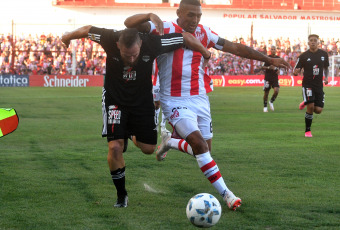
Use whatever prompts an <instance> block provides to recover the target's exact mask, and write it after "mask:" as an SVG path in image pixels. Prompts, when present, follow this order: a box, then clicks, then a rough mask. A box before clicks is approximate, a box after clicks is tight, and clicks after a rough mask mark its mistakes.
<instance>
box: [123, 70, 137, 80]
mask: <svg viewBox="0 0 340 230" xmlns="http://www.w3.org/2000/svg"><path fill="white" fill-rule="evenodd" d="M136 76H137V73H136V71H132V67H124V72H123V79H124V80H127V81H134V80H136Z"/></svg>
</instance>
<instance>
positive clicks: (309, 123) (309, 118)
mask: <svg viewBox="0 0 340 230" xmlns="http://www.w3.org/2000/svg"><path fill="white" fill-rule="evenodd" d="M312 121H313V114H310V113H307V112H306V114H305V123H306V132H308V131H310V127H311V126H312Z"/></svg>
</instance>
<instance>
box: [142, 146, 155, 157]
mask: <svg viewBox="0 0 340 230" xmlns="http://www.w3.org/2000/svg"><path fill="white" fill-rule="evenodd" d="M155 149H156V145H144V146H143V147H141V150H142V152H143V153H144V154H148V155H150V154H153V152H154V151H155Z"/></svg>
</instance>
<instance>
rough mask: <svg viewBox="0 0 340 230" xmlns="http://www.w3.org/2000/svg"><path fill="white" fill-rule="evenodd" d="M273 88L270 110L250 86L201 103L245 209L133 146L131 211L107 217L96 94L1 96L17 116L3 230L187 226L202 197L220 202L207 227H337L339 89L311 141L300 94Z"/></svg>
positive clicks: (0, 166) (188, 171)
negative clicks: (192, 204)
mask: <svg viewBox="0 0 340 230" xmlns="http://www.w3.org/2000/svg"><path fill="white" fill-rule="evenodd" d="M280 90H281V91H280V94H279V96H278V98H277V100H276V102H275V103H274V105H275V112H272V111H269V112H268V113H263V112H262V97H263V92H262V90H261V88H258V87H249V88H215V91H214V92H213V93H211V94H210V101H211V108H212V117H213V129H214V138H213V150H212V155H213V157H214V159H215V161H216V162H217V164H218V166H219V168H220V171H221V173H222V176H223V177H224V179H225V181H226V182H227V185H228V187H229V188H230V189H231V190H232V191H234V193H235V194H236V195H238V196H240V197H241V198H242V200H243V205H242V207H241V208H240V209H239V210H238V211H236V212H232V211H229V210H228V209H227V207H226V205H225V204H224V203H223V201H222V199H221V197H219V195H218V194H217V192H216V191H215V190H214V188H213V187H212V186H211V185H210V184H209V182H208V180H207V179H205V178H204V176H203V175H202V173H201V171H200V169H199V168H198V166H197V162H196V161H195V160H194V159H193V158H191V157H190V156H188V155H185V154H183V153H180V152H176V151H174V150H172V151H170V152H169V154H168V156H167V158H166V160H165V161H164V162H157V161H156V159H155V155H151V156H148V155H143V154H142V153H141V152H140V151H139V150H138V149H137V148H136V147H135V146H133V144H132V142H130V143H129V147H128V152H127V153H125V155H124V157H125V160H126V165H127V171H126V178H127V182H126V186H127V189H128V192H129V207H128V208H126V209H115V208H113V203H114V202H115V199H116V195H115V190H114V186H113V184H112V181H111V178H110V174H109V170H108V166H107V162H106V155H107V144H106V140H105V139H102V138H101V126H102V121H101V119H102V116H101V88H1V89H0V107H4V108H6V107H12V108H15V109H16V110H17V112H18V114H19V117H20V122H19V128H18V129H17V130H16V131H15V132H14V133H12V134H9V135H8V136H5V137H3V138H1V139H0V204H1V205H0V229H194V227H193V226H192V225H191V224H190V222H189V221H188V220H187V219H186V215H185V207H186V204H187V202H188V200H189V199H190V198H191V197H192V196H193V195H195V194H197V193H200V192H208V193H211V194H213V195H215V196H216V197H217V198H218V199H219V200H220V202H221V204H222V207H223V213H222V217H221V219H220V221H219V223H218V224H217V225H216V226H215V227H214V229H270V230H271V229H339V228H340V223H339V219H340V197H339V194H340V183H339V182H340V181H339V165H340V155H339V153H340V151H339V149H340V144H339V137H340V131H339V127H340V93H339V89H338V88H336V87H334V88H325V92H326V102H325V109H324V111H323V113H322V114H321V115H314V120H313V125H312V133H313V138H309V139H308V138H305V137H304V112H303V111H300V110H298V105H299V103H300V101H301V89H300V88H299V87H292V88H289V87H282V88H281V89H280ZM270 95H271V93H270Z"/></svg>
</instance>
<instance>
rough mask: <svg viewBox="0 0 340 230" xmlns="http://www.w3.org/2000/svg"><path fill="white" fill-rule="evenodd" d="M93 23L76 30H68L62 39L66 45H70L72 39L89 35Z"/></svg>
mask: <svg viewBox="0 0 340 230" xmlns="http://www.w3.org/2000/svg"><path fill="white" fill-rule="evenodd" d="M91 27H92V26H91V25H88V26H83V27H80V28H78V29H76V30H74V31H71V32H66V33H64V34H63V36H62V37H61V41H62V42H63V43H64V44H65V46H66V47H68V46H69V45H70V41H71V40H73V39H79V38H86V37H87V36H88V33H89V31H90V29H91Z"/></svg>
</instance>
